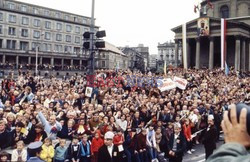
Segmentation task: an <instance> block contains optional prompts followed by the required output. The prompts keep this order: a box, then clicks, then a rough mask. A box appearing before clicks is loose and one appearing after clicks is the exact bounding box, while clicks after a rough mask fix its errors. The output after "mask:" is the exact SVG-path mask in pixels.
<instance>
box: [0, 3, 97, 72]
mask: <svg viewBox="0 0 250 162" xmlns="http://www.w3.org/2000/svg"><path fill="white" fill-rule="evenodd" d="M89 30H90V18H89V17H85V16H81V15H76V14H72V13H68V12H64V11H59V10H54V9H50V8H46V7H41V6H37V5H33V4H28V3H23V2H19V1H14V0H0V62H1V63H2V64H6V63H11V64H12V65H15V66H16V67H18V65H20V64H22V65H24V64H29V65H35V62H36V47H38V48H39V49H38V50H39V51H38V58H39V59H38V63H39V64H40V66H41V65H49V66H56V67H57V68H59V69H61V68H65V66H66V67H67V68H69V67H70V68H72V67H76V66H77V67H83V66H85V67H86V65H87V57H86V55H87V52H86V51H83V50H82V44H83V40H82V39H83V38H82V35H83V33H84V32H86V31H89ZM95 30H96V31H97V30H98V27H96V28H95Z"/></svg>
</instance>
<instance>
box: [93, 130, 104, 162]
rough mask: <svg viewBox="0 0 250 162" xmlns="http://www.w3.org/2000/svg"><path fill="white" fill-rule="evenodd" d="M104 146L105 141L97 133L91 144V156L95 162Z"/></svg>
mask: <svg viewBox="0 0 250 162" xmlns="http://www.w3.org/2000/svg"><path fill="white" fill-rule="evenodd" d="M102 145H103V139H101V137H100V133H98V132H96V133H95V137H94V138H93V139H92V142H91V154H92V159H93V160H92V161H93V162H97V160H98V150H99V148H100V147H101V146H102Z"/></svg>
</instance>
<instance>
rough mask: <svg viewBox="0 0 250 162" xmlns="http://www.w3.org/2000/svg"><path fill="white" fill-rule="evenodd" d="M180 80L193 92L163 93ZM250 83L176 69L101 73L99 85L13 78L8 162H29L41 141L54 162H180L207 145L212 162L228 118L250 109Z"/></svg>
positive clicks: (3, 123) (7, 87) (1, 138)
mask: <svg viewBox="0 0 250 162" xmlns="http://www.w3.org/2000/svg"><path fill="white" fill-rule="evenodd" d="M174 76H178V77H181V78H184V79H186V80H187V81H188V85H187V87H186V89H185V90H181V89H179V88H174V89H172V90H168V91H164V92H161V91H160V90H159V88H158V87H157V85H158V84H160V83H159V81H158V80H157V79H159V78H164V77H167V78H173V77H174ZM249 83H250V78H249V77H247V76H246V75H240V74H239V73H236V72H233V71H230V74H229V75H228V76H226V75H225V74H224V72H223V71H221V70H219V69H217V70H213V71H209V70H183V69H172V70H169V71H168V73H167V75H166V76H164V75H159V74H153V73H150V72H149V73H148V74H142V73H140V72H131V71H129V70H127V71H117V70H116V71H114V70H98V71H96V76H95V79H94V80H90V79H89V77H88V76H72V77H71V78H68V79H57V78H54V77H51V78H50V79H43V78H40V77H32V76H31V75H29V74H27V75H23V74H21V75H20V76H19V77H18V78H17V79H13V78H5V79H3V80H2V83H1V94H0V99H1V100H0V119H1V120H0V149H1V153H0V157H1V159H0V161H8V160H11V161H27V159H29V158H30V157H32V156H31V153H29V151H28V152H27V147H26V146H27V145H29V144H30V143H33V142H37V141H41V142H42V143H43V145H42V148H41V152H40V154H39V158H40V159H42V160H44V161H47V162H51V161H55V162H62V161H72V162H90V161H93V162H101V161H106V162H110V161H113V162H116V161H117V162H118V161H124V162H125V161H126V162H131V161H135V162H149V161H152V160H153V161H166V159H168V160H169V161H173V162H179V161H182V158H183V156H184V154H185V153H188V154H192V152H194V151H195V150H194V149H192V148H193V146H194V145H196V144H199V143H202V144H204V146H205V150H206V158H207V157H208V156H209V155H211V154H212V153H213V150H214V149H215V148H216V142H217V141H218V140H219V136H220V131H221V128H220V123H221V120H222V113H223V111H225V110H227V109H228V106H229V105H230V104H233V103H239V102H244V103H246V104H249V100H250V84H249ZM90 85H91V86H93V87H94V88H93V90H92V92H91V94H90V96H88V95H86V94H87V93H85V92H86V88H87V87H88V86H90ZM10 149H12V152H11V153H12V154H11V155H9V154H8V151H7V150H10ZM112 150H113V151H112ZM6 151H7V152H6Z"/></svg>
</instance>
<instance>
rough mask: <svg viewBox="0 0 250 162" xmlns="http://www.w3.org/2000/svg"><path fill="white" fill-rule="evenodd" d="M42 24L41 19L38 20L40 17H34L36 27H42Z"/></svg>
mask: <svg viewBox="0 0 250 162" xmlns="http://www.w3.org/2000/svg"><path fill="white" fill-rule="evenodd" d="M40 25H41V21H40V20H38V19H34V26H35V27H40Z"/></svg>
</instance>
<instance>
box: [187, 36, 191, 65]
mask: <svg viewBox="0 0 250 162" xmlns="http://www.w3.org/2000/svg"><path fill="white" fill-rule="evenodd" d="M189 43H190V39H187V67H188V68H190V66H191V65H190V63H191V49H190V44H189Z"/></svg>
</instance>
